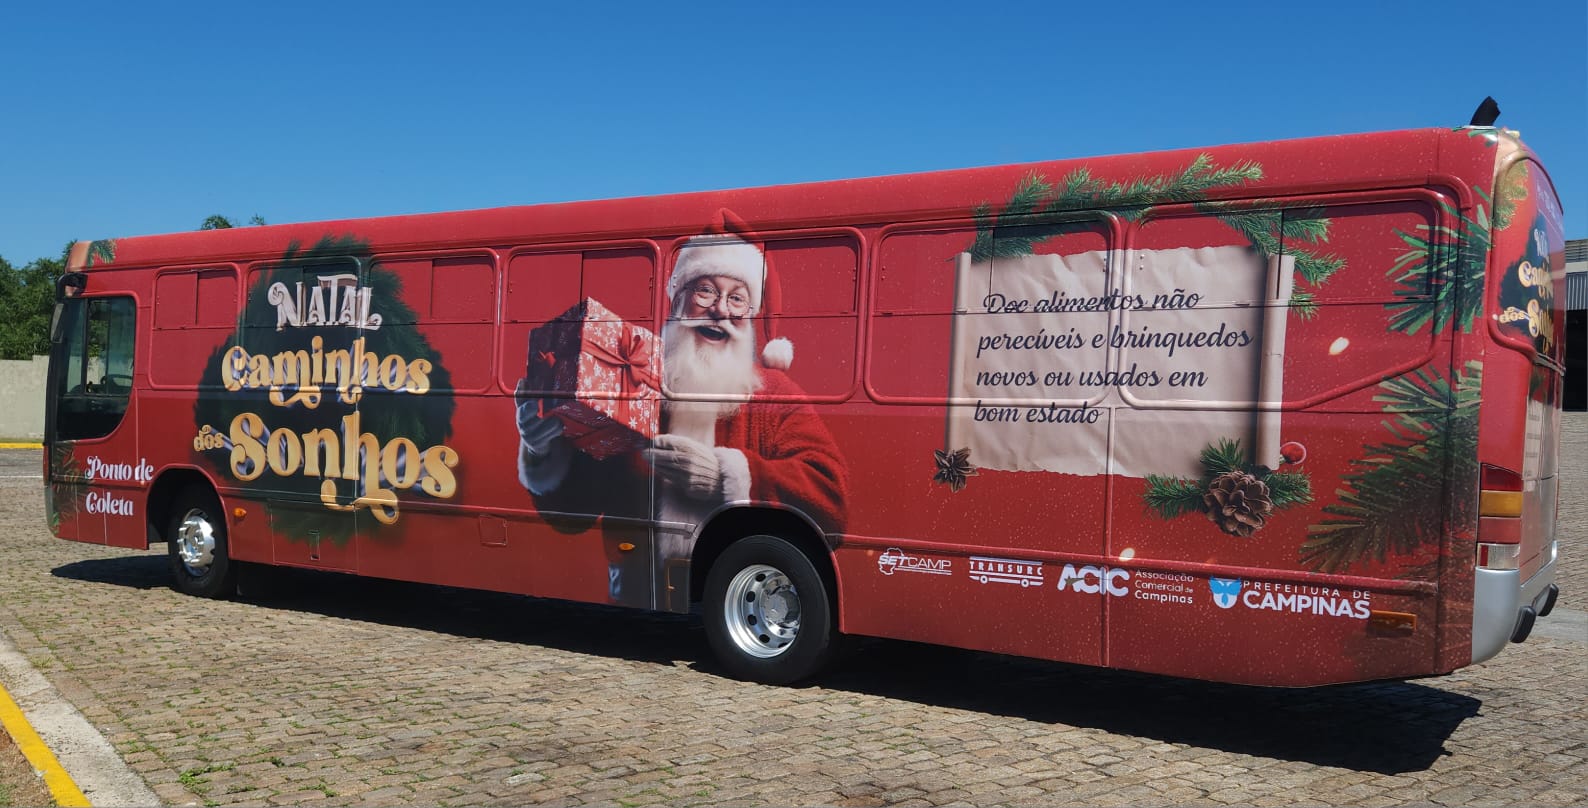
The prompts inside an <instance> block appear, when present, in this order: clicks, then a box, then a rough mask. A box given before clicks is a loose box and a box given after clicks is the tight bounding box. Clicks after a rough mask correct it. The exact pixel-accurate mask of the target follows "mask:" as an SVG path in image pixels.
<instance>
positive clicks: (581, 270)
mask: <svg viewBox="0 0 1588 808" xmlns="http://www.w3.org/2000/svg"><path fill="white" fill-rule="evenodd" d="M655 283H656V251H655V248H654V247H652V246H650V245H648V244H639V243H632V244H623V245H611V246H600V247H592V248H590V249H576V250H557V251H546V252H527V251H526V252H519V253H516V254H514V255H513V256H512V257H510V258H509V259H508V261H507V283H506V290H507V291H506V295H507V300H506V305H505V306H504V307H503V309H502V322H503V329H502V356H501V361H500V368H499V371H498V375H499V379H498V382H499V383H500V384H501V385H502V387H503V388H504V389H506V390H513V389H515V388H516V387H517V385H518V383H519V380H521V379H525V378H527V377H528V376H530V375H531V374H530V373H529V366H530V364H531V361H532V359H533V358H532V357H530V356H529V340H530V334H531V333H532V332H535V331H536V330H537V329H543V328H547V327H548V326H549V325H550V324H552V323H555V322H557V321H561V320H564V318H565V317H567V316H568V315H569V314H570V313H571V312H572V311H573V309H574V307H575V306H577V305H579V304H580V303H581V302H583V301H585V300H593V301H595V302H596V303H598V304H600V306H599V307H592V308H591V310H590V311H588V312H587V315H588V316H589V317H591V318H592V319H597V320H605V321H611V320H613V319H616V320H621V321H623V322H625V323H628V324H630V325H633V326H638V327H641V328H644V329H646V330H647V331H653V330H654V329H655V325H656V324H655V319H654V316H653V315H654V312H653V305H652V301H653V299H654V297H655ZM561 327H562V326H553V327H552V328H553V329H556V328H561ZM537 378H547V377H544V376H539V375H537ZM534 392H536V393H543V394H550V395H553V396H555V395H565V394H567V393H568V392H569V391H565V390H564V391H558V390H550V389H546V390H541V389H536V390H534Z"/></svg>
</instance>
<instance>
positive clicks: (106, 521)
mask: <svg viewBox="0 0 1588 808" xmlns="http://www.w3.org/2000/svg"><path fill="white" fill-rule="evenodd" d="M136 324H137V306H136V303H135V302H134V300H133V298H131V297H124V296H117V297H93V298H80V297H79V298H67V299H64V300H62V301H61V304H60V308H59V310H58V311H57V314H56V323H55V330H54V333H53V335H52V336H53V338H54V340H53V343H52V345H51V348H50V371H49V372H50V386H49V393H48V402H47V406H48V410H47V411H48V420H49V423H48V424H47V425H46V436H45V439H46V441H47V445H48V452H49V455H48V456H49V475H50V487H49V489H48V491H49V497H50V508H51V512H50V521H51V525H52V526H53V527H54V528H55V529H56V531H57V535H60V536H63V537H67V538H75V539H77V540H78V541H92V542H99V543H115V544H118V545H124V546H128V547H143V546H145V541H146V535H145V531H144V530H143V529H142V523H141V521H140V520H141V517H142V514H141V508H140V506H139V504H138V503H140V502H141V501H142V497H141V496H140V494H141V491H140V490H139V489H140V488H141V486H142V485H143V483H144V482H145V481H144V480H143V479H141V473H140V470H141V469H142V468H143V464H142V462H141V458H140V456H139V454H138V437H137V430H136V429H120V427H121V425H122V424H123V423H124V422H133V423H136V420H137V416H136V413H132V414H131V415H130V417H129V411H130V410H133V409H134V407H133V397H132V372H133V356H134V354H135V352H136V351H135V347H136V346H135V342H136V332H137V329H136ZM123 522H125V523H126V524H122V523H123Z"/></svg>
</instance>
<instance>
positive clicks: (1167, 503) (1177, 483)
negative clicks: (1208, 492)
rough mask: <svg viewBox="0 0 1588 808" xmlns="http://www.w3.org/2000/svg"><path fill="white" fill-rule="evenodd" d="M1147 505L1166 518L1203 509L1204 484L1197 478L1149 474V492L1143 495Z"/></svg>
mask: <svg viewBox="0 0 1588 808" xmlns="http://www.w3.org/2000/svg"><path fill="white" fill-rule="evenodd" d="M1142 499H1143V500H1144V501H1145V502H1146V503H1147V507H1149V508H1152V509H1153V510H1154V511H1157V512H1158V515H1159V516H1161V517H1163V518H1165V519H1173V518H1175V517H1176V516H1179V515H1180V514H1183V513H1192V512H1194V511H1199V510H1201V509H1202V485H1201V484H1200V483H1198V482H1197V481H1195V480H1187V479H1184V478H1182V477H1168V476H1164V475H1159V474H1149V475H1147V492H1146V493H1145V494H1143V495H1142Z"/></svg>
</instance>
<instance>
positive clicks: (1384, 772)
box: [0, 414, 1588, 806]
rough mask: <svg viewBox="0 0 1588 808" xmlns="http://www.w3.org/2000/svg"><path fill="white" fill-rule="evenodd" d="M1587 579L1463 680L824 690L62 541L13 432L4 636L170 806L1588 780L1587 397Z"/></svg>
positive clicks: (902, 664)
mask: <svg viewBox="0 0 1588 808" xmlns="http://www.w3.org/2000/svg"><path fill="white" fill-rule="evenodd" d="M1564 454H1565V457H1566V465H1565V470H1564V473H1565V474H1566V482H1565V489H1564V494H1563V497H1564V501H1563V505H1562V509H1561V515H1562V520H1563V525H1562V535H1563V537H1564V541H1563V546H1564V550H1563V555H1564V561H1563V567H1562V573H1561V576H1560V580H1561V583H1562V587H1563V590H1564V593H1563V595H1562V601H1561V606H1560V607H1559V608H1558V609H1557V612H1556V614H1555V615H1552V616H1551V618H1549V619H1546V620H1545V621H1541V624H1540V630H1539V631H1538V632H1537V634H1536V635H1535V637H1534V638H1533V639H1531V640H1529V641H1528V642H1527V643H1526V644H1525V645H1522V646H1512V647H1510V648H1509V649H1507V650H1506V651H1505V652H1504V653H1502V654H1501V655H1500V656H1499V657H1498V658H1496V659H1495V660H1493V661H1491V662H1489V663H1486V664H1483V665H1480V666H1476V667H1472V668H1468V669H1465V670H1462V671H1459V672H1457V673H1456V674H1453V675H1451V676H1446V677H1440V678H1434V679H1425V680H1420V681H1415V682H1389V683H1374V684H1366V685H1351V686H1341V687H1331V688H1324V689H1316V690H1303V691H1285V690H1263V689H1255V688H1243V687H1233V686H1226V685H1214V684H1207V683H1200V682H1190V681H1181V680H1173V679H1163V678H1157V677H1149V676H1142V675H1136V674H1128V673H1118V672H1109V671H1100V670H1095V669H1088V668H1079V667H1072V666H1065V665H1058V664H1052V663H1045V662H1034V661H1028V660H1019V659H1009V658H1004V657H997V656H991V655H986V654H977V653H970V652H963V651H956V650H951V649H942V648H932V647H923V646H917V645H911V644H906V643H895V642H880V641H878V642H870V643H867V644H865V645H864V647H863V650H862V652H861V653H859V654H857V655H855V656H854V657H853V658H852V659H850V660H849V664H848V665H847V666H845V667H844V668H843V669H841V670H840V671H839V672H837V673H835V674H833V675H831V676H829V677H827V678H825V679H823V680H822V681H821V682H819V683H818V684H816V685H814V686H810V687H804V688H772V687H763V686H759V685H752V684H745V683H742V682H737V681H733V680H730V679H727V678H724V677H723V676H722V675H721V674H720V672H719V671H718V670H717V669H716V668H715V666H714V665H713V663H712V662H711V661H710V657H709V654H708V653H707V651H706V648H705V643H704V637H703V635H702V633H701V630H700V627H699V624H698V622H696V621H694V620H692V619H690V618H687V617H681V616H673V615H645V614H638V613H633V612H625V611H619V610H614V609H609V608H604V607H593V606H580V605H573V604H564V603H557V602H552V601H542V600H534V599H529V598H521V597H511V596H505V595H494V594H489V593H477V592H466V591H460V590H453V589H445V588H439V587H428V586H416V585H408V584H397V583H390V582H382V581H370V580H359V579H353V578H347V577H341V576H331V575H323V574H312V573H302V574H292V575H289V576H286V577H285V578H284V579H280V580H276V581H275V582H274V585H273V586H272V587H270V588H268V589H265V590H263V591H262V592H261V593H260V594H258V595H256V596H254V597H251V598H249V599H244V600H236V601H225V602H213V601H203V600H198V599H194V598H187V597H183V596H180V595H177V594H176V593H174V592H172V591H171V590H170V589H169V588H168V586H167V577H166V570H165V560H164V556H163V546H161V545H156V547H155V549H154V550H153V551H151V552H148V553H138V552H126V551H120V550H114V549H106V548H102V547H94V546H89V545H82V544H76V543H72V542H62V541H57V540H54V539H52V538H51V537H50V536H49V533H48V531H47V530H46V529H45V527H44V512H43V506H42V499H43V497H42V492H41V490H40V481H39V480H38V479H37V475H38V470H39V453H38V452H37V451H27V450H4V451H0V558H4V560H5V573H4V579H3V580H4V585H3V586H0V632H4V634H5V635H6V637H7V638H8V639H9V641H10V642H11V644H12V645H13V646H15V647H16V649H17V650H18V651H19V652H20V653H21V654H23V655H25V657H26V658H27V660H28V661H29V662H31V663H32V665H33V667H34V668H36V669H37V670H38V671H40V672H41V673H42V674H43V675H44V676H45V677H47V678H48V679H49V681H50V682H51V683H52V684H53V685H54V687H55V689H56V690H57V691H58V692H59V693H60V694H61V695H62V696H63V697H64V698H66V699H68V700H69V701H70V702H71V703H72V704H73V705H75V706H76V707H77V708H78V710H80V711H81V713H82V714H83V715H84V716H85V717H86V718H87V719H88V720H89V721H90V722H91V723H92V724H93V725H94V726H95V727H97V728H98V729H99V730H100V731H101V732H102V733H103V734H104V736H105V737H106V738H107V739H109V741H110V742H111V743H112V744H113V745H114V747H115V749H116V750H117V751H118V752H119V753H120V755H121V757H122V758H123V759H124V760H125V761H126V762H127V764H128V765H129V766H130V767H131V769H132V770H133V771H134V772H136V773H137V774H138V776H140V777H142V778H143V779H144V780H145V781H146V782H147V784H148V785H149V787H150V788H152V789H153V790H154V792H155V793H156V794H158V795H159V797H160V799H162V800H164V801H166V802H167V803H171V804H210V805H217V804H219V805H228V804H300V803H305V802H324V803H326V804H409V803H419V804H441V805H446V804H514V805H519V804H531V803H557V804H568V803H578V804H608V805H624V806H632V805H644V804H670V805H696V804H713V805H715V804H722V803H736V804H776V805H809V804H825V805H883V804H898V805H943V804H976V805H982V804H990V803H1000V804H1055V803H1060V804H1063V803H1085V804H1091V805H1109V804H1143V803H1146V804H1163V805H1168V804H1174V805H1193V804H1195V805H1211V804H1254V805H1289V804H1295V803H1322V804H1334V805H1343V804H1364V805H1400V804H1426V803H1438V804H1446V805H1456V804H1460V805H1489V804H1494V805H1501V804H1504V805H1509V804H1521V803H1528V804H1538V805H1573V804H1581V803H1584V802H1588V760H1585V758H1588V684H1585V683H1588V623H1585V622H1584V613H1583V611H1582V608H1583V605H1584V603H1585V599H1584V598H1585V594H1584V590H1583V587H1584V585H1585V584H1588V582H1585V581H1584V577H1583V572H1582V569H1583V568H1584V566H1585V565H1583V564H1582V563H1581V562H1580V561H1578V560H1577V559H1578V558H1580V557H1581V555H1582V553H1583V552H1584V551H1583V550H1581V549H1579V548H1583V547H1584V545H1585V543H1584V541H1583V537H1584V536H1585V535H1588V497H1585V496H1584V494H1585V493H1588V484H1585V481H1588V415H1582V414H1573V415H1569V416H1568V419H1567V434H1566V448H1565V452H1564Z"/></svg>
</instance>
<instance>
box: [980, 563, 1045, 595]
mask: <svg viewBox="0 0 1588 808" xmlns="http://www.w3.org/2000/svg"><path fill="white" fill-rule="evenodd" d="M967 572H968V573H969V574H970V577H971V580H973V581H980V582H982V583H984V584H986V583H995V584H1019V585H1020V587H1021V588H1022V589H1024V588H1025V587H1028V586H1041V585H1042V562H1040V561H1021V560H1019V559H1016V558H988V557H987V556H971V557H970V569H969V570H967Z"/></svg>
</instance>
